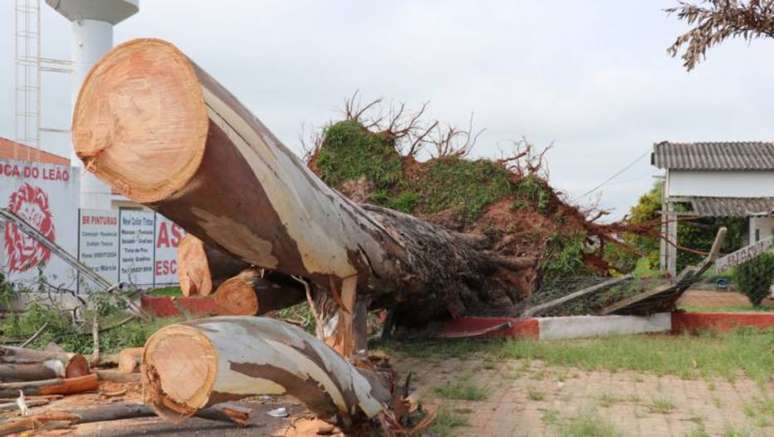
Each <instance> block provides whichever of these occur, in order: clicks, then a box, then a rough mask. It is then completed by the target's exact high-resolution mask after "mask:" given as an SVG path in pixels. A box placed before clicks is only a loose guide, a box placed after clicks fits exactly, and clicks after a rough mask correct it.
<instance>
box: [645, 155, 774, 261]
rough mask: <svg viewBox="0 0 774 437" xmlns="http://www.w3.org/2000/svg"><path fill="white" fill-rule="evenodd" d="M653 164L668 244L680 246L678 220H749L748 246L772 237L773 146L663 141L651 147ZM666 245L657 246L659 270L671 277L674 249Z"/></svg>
mask: <svg viewBox="0 0 774 437" xmlns="http://www.w3.org/2000/svg"><path fill="white" fill-rule="evenodd" d="M651 164H652V165H654V166H655V167H657V168H659V169H663V170H664V192H663V203H662V209H661V211H662V233H663V234H664V235H666V236H667V238H668V239H669V242H671V243H678V242H677V241H676V240H677V221H678V220H679V219H680V218H681V217H683V218H685V217H747V218H748V220H749V241H750V243H754V242H757V241H760V240H761V239H763V238H766V237H770V236H772V234H773V233H774V142H702V143H672V142H668V141H664V142H660V143H656V144H655V145H654V146H653V153H652V155H651ZM678 205H682V207H680V206H678ZM678 211H679V212H678ZM669 242H667V241H665V240H663V239H662V241H661V258H660V265H661V270H663V271H668V272H669V273H671V274H673V275H674V274H675V273H676V269H677V262H676V260H677V248H676V246H675V244H670V243H669Z"/></svg>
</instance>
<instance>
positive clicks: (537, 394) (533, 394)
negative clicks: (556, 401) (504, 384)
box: [527, 387, 546, 401]
mask: <svg viewBox="0 0 774 437" xmlns="http://www.w3.org/2000/svg"><path fill="white" fill-rule="evenodd" d="M527 398H529V400H531V401H542V400H544V399H545V398H546V395H545V393H543V392H542V391H540V390H538V389H536V388H534V387H529V388H527Z"/></svg>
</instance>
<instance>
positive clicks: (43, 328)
mask: <svg viewBox="0 0 774 437" xmlns="http://www.w3.org/2000/svg"><path fill="white" fill-rule="evenodd" d="M46 328H48V322H45V323H43V326H41V327H40V328H38V330H37V331H35V333H34V334H32V337H30V338H28V339H27V340H25V341H24V343H22V344H21V345H19V347H26V346H27V345H28V344H30V343H32V342H33V341H35V340H37V339H38V337H40V334H42V333H43V331H45V330H46Z"/></svg>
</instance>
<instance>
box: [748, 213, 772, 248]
mask: <svg viewBox="0 0 774 437" xmlns="http://www.w3.org/2000/svg"><path fill="white" fill-rule="evenodd" d="M756 231H757V232H756ZM772 235H774V217H750V235H749V241H750V244H753V243H757V242H758V241H760V240H763V239H766V238H769V237H771V236H772Z"/></svg>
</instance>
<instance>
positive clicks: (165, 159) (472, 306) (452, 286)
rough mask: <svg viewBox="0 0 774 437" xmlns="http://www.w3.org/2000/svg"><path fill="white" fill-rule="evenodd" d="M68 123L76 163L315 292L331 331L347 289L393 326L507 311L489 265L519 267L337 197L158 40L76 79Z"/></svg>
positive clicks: (343, 314)
mask: <svg viewBox="0 0 774 437" xmlns="http://www.w3.org/2000/svg"><path fill="white" fill-rule="evenodd" d="M72 130H73V140H74V144H75V150H76V153H77V154H78V156H79V157H80V158H81V159H82V160H83V162H84V164H85V166H86V168H87V169H89V170H90V171H92V172H94V173H95V174H96V175H97V176H99V177H100V178H101V179H103V180H104V181H106V182H108V183H110V184H111V185H112V186H113V187H115V188H116V189H118V190H119V191H120V192H121V193H123V194H125V195H126V196H127V197H129V198H131V199H133V200H135V201H138V202H140V203H143V204H145V205H147V206H149V207H151V208H153V209H155V210H157V211H159V212H160V213H162V214H163V215H165V216H166V217H169V218H170V219H172V220H174V221H175V222H176V223H178V224H179V225H181V226H182V227H183V228H185V229H186V231H188V232H189V233H191V234H194V235H195V236H197V237H199V238H200V239H202V240H203V241H204V242H205V243H206V244H208V245H212V246H214V247H217V248H219V249H221V250H223V251H224V252H227V253H229V254H232V255H234V256H236V257H238V258H239V259H241V260H242V261H244V262H246V263H249V264H251V265H255V266H257V267H261V268H266V269H271V270H275V271H279V272H282V273H284V274H292V275H298V276H302V277H305V278H308V279H310V280H312V281H313V282H314V283H315V284H316V285H317V286H318V287H322V288H325V289H327V290H328V291H329V293H330V294H331V296H333V298H334V300H335V301H336V302H337V303H339V305H340V307H341V308H342V309H341V310H340V311H339V315H338V316H339V317H338V320H339V324H340V325H343V326H352V325H353V324H354V325H357V323H354V321H353V320H352V314H353V313H354V312H355V311H354V307H355V305H356V301H357V295H361V294H368V295H369V297H370V303H371V306H372V307H384V306H391V305H394V304H398V306H399V308H398V310H397V311H396V312H395V315H396V317H397V320H398V321H401V322H403V323H406V324H420V323H424V322H427V321H430V320H432V319H437V318H439V317H445V316H452V317H456V316H460V315H462V314H464V313H466V312H470V311H476V310H482V309H485V310H486V309H489V310H491V308H492V304H493V303H494V304H497V305H503V304H505V305H506V306H508V304H510V303H511V300H509V296H511V294H513V293H515V291H512V290H511V288H512V287H510V286H508V285H507V284H505V283H503V282H502V280H501V279H498V278H503V277H507V276H508V273H506V274H497V273H498V270H504V271H507V272H513V271H518V270H519V269H521V268H524V267H528V266H529V265H530V263H531V261H529V260H527V261H525V260H522V259H510V258H503V257H498V256H496V255H493V254H492V253H491V252H489V251H487V250H486V249H485V248H482V247H480V245H481V244H482V243H483V242H484V239H482V238H472V237H468V236H464V235H460V234H456V233H452V232H449V231H446V230H444V229H442V228H440V227H438V226H434V225H431V224H429V223H427V222H424V221H422V220H419V219H416V218H414V217H412V216H409V215H406V214H401V213H398V212H395V211H391V210H387V209H383V208H378V207H374V206H366V205H357V204H354V203H353V202H351V201H349V200H348V199H347V198H345V197H344V196H343V195H341V194H340V193H338V192H337V191H335V190H333V189H331V188H329V187H328V186H326V185H325V184H324V183H323V182H322V181H321V180H320V179H319V178H317V176H315V175H314V174H313V173H312V172H311V171H310V170H309V169H308V168H307V167H306V166H305V165H304V163H303V162H302V161H301V160H299V159H298V158H297V157H296V156H295V155H294V154H293V153H292V152H290V151H289V150H288V149H287V148H286V147H285V146H283V145H282V143H280V141H279V140H278V139H277V138H276V137H275V136H274V135H272V133H271V132H269V130H268V129H267V128H266V127H265V126H264V125H263V124H262V123H261V122H260V121H259V120H258V119H257V118H255V117H254V116H253V115H252V114H251V113H250V112H249V111H248V110H247V109H246V108H245V107H244V106H243V105H242V104H241V103H240V102H239V101H237V99H236V98H234V96H232V95H231V94H230V93H229V92H228V91H226V89H225V88H223V87H222V86H221V85H220V84H219V83H218V82H216V81H215V80H214V79H213V78H212V77H210V76H209V75H208V74H207V73H205V72H204V71H203V70H202V69H201V68H199V67H198V66H197V65H196V64H194V63H193V62H192V61H191V60H190V59H188V58H187V57H186V56H185V55H184V54H183V53H181V52H180V51H179V50H178V49H177V48H176V47H174V46H173V45H171V44H169V43H167V42H164V41H160V40H154V39H139V40H133V41H129V42H127V43H124V44H122V45H120V46H118V47H116V48H114V49H113V50H112V51H111V52H110V53H109V54H107V55H106V56H105V57H104V58H102V60H100V62H99V63H98V64H97V65H96V66H95V67H94V68H93V69H92V71H91V72H90V73H89V75H88V77H87V78H86V80H85V81H84V84H83V87H82V88H81V91H80V95H79V96H78V101H77V104H76V109H75V113H74V116H73V127H72ZM511 298H512V297H511ZM501 310H502V311H504V312H508V311H510V310H512V308H510V307H507V308H501ZM345 331H346V330H345ZM341 341H342V342H343V343H344V344H339V345H338V346H337V349H338V350H341V351H346V350H352V349H353V348H354V345H353V341H354V339H352V338H350V337H348V336H346V335H345V336H344V337H343V338H342V339H341Z"/></svg>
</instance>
